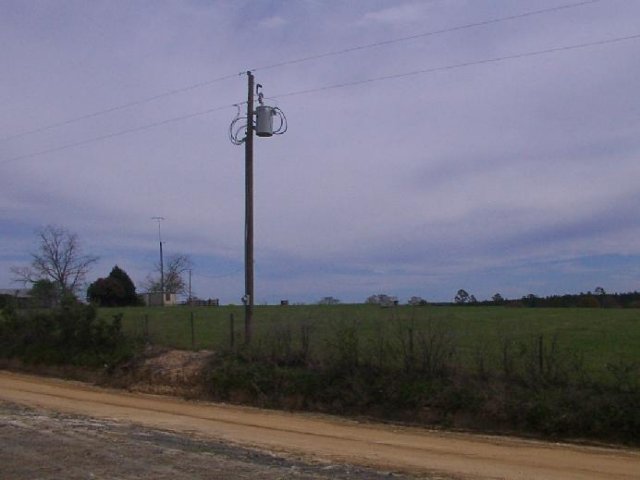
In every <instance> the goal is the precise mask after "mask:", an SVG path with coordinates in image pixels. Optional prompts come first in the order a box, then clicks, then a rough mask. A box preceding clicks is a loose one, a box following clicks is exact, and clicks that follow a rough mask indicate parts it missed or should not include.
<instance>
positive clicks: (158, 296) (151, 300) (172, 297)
mask: <svg viewBox="0 0 640 480" xmlns="http://www.w3.org/2000/svg"><path fill="white" fill-rule="evenodd" d="M142 299H143V300H144V304H145V305H146V306H148V307H168V306H171V305H177V304H178V295H177V294H175V293H169V292H165V293H162V292H147V293H143V294H142Z"/></svg>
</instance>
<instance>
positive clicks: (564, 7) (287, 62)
mask: <svg viewBox="0 0 640 480" xmlns="http://www.w3.org/2000/svg"><path fill="white" fill-rule="evenodd" d="M600 1H602V0H586V1H582V2H576V3H568V4H565V5H559V6H556V7H550V8H543V9H540V10H532V11H530V12H524V13H519V14H516V15H509V16H506V17H499V18H494V19H490V20H483V21H480V22H473V23H466V24H464V25H458V26H455V27H449V28H443V29H441V30H432V31H429V32H423V33H417V34H414V35H407V36H405V37H398V38H393V39H390V40H382V41H380V42H374V43H365V44H363V45H358V46H355V47H349V48H344V49H341V50H332V51H330V52H325V53H319V54H317V55H310V56H308V57H301V58H297V59H293V60H285V61H284V62H280V63H274V64H271V65H265V66H262V67H257V68H253V69H251V70H252V71H254V72H257V71H261V70H270V69H272V68H278V67H284V66H286V65H294V64H297V63H303V62H308V61H311V60H318V59H321V58H326V57H333V56H336V55H344V54H347V53H351V52H356V51H359V50H366V49H368V48H377V47H382V46H386V45H392V44H394V43H400V42H406V41H410V40H416V39H418V38H425V37H430V36H434V35H441V34H443V33H450V32H457V31H459V30H466V29H469V28H475V27H482V26H486V25H492V24H495V23H501V22H507V21H510V20H517V19H520V18H526V17H533V16H535V15H541V14H543V13H551V12H557V11H560V10H567V9H570V8H576V7H582V6H584V5H589V4H593V3H598V2H600Z"/></svg>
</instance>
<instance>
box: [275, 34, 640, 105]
mask: <svg viewBox="0 0 640 480" xmlns="http://www.w3.org/2000/svg"><path fill="white" fill-rule="evenodd" d="M637 39H640V34H636V35H628V36H625V37H616V38H611V39H608V40H599V41H597V42H586V43H580V44H576V45H566V46H563V47H555V48H548V49H545V50H535V51H531V52H524V53H516V54H513V55H504V56H501V57H493V58H486V59H483V60H474V61H470V62H463V63H456V64H453V65H444V66H442V67H433V68H425V69H421V70H413V71H411V72H404V73H395V74H391V75H382V76H379V77H372V78H366V79H363V80H354V81H352V82H344V83H336V84H334V85H326V86H324V87H316V88H309V89H305V90H297V91H294V92H288V93H281V94H279V95H273V96H270V97H268V98H269V99H277V98H285V97H293V96H296V95H306V94H309V93H315V92H321V91H325V90H333V89H336V88H344V87H351V86H355V85H362V84H365V83H373V82H380V81H384V80H392V79H396V78H403V77H410V76H413V75H424V74H427V73H435V72H442V71H446V70H455V69H458V68H466V67H472V66H475V65H483V64H488V63H498V62H504V61H507V60H516V59H519V58H526V57H534V56H538V55H545V54H551V53H558V52H565V51H569V50H577V49H581V48H588V47H595V46H599V45H609V44H612V43H619V42H624V41H629V40H637Z"/></svg>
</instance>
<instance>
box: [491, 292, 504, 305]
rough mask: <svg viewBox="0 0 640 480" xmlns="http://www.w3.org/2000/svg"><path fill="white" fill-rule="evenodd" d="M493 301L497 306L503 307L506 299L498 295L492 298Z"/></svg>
mask: <svg viewBox="0 0 640 480" xmlns="http://www.w3.org/2000/svg"><path fill="white" fill-rule="evenodd" d="M491 301H493V303H495V304H496V305H502V304H503V303H504V297H503V296H502V295H500V294H499V293H496V294H495V295H494V296H493V297H491Z"/></svg>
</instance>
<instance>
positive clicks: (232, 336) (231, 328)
mask: <svg viewBox="0 0 640 480" xmlns="http://www.w3.org/2000/svg"><path fill="white" fill-rule="evenodd" d="M233 320H234V318H233V313H230V314H229V334H230V336H229V346H230V347H231V350H233V349H234V347H235V340H236V332H235V329H234V326H233Z"/></svg>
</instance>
